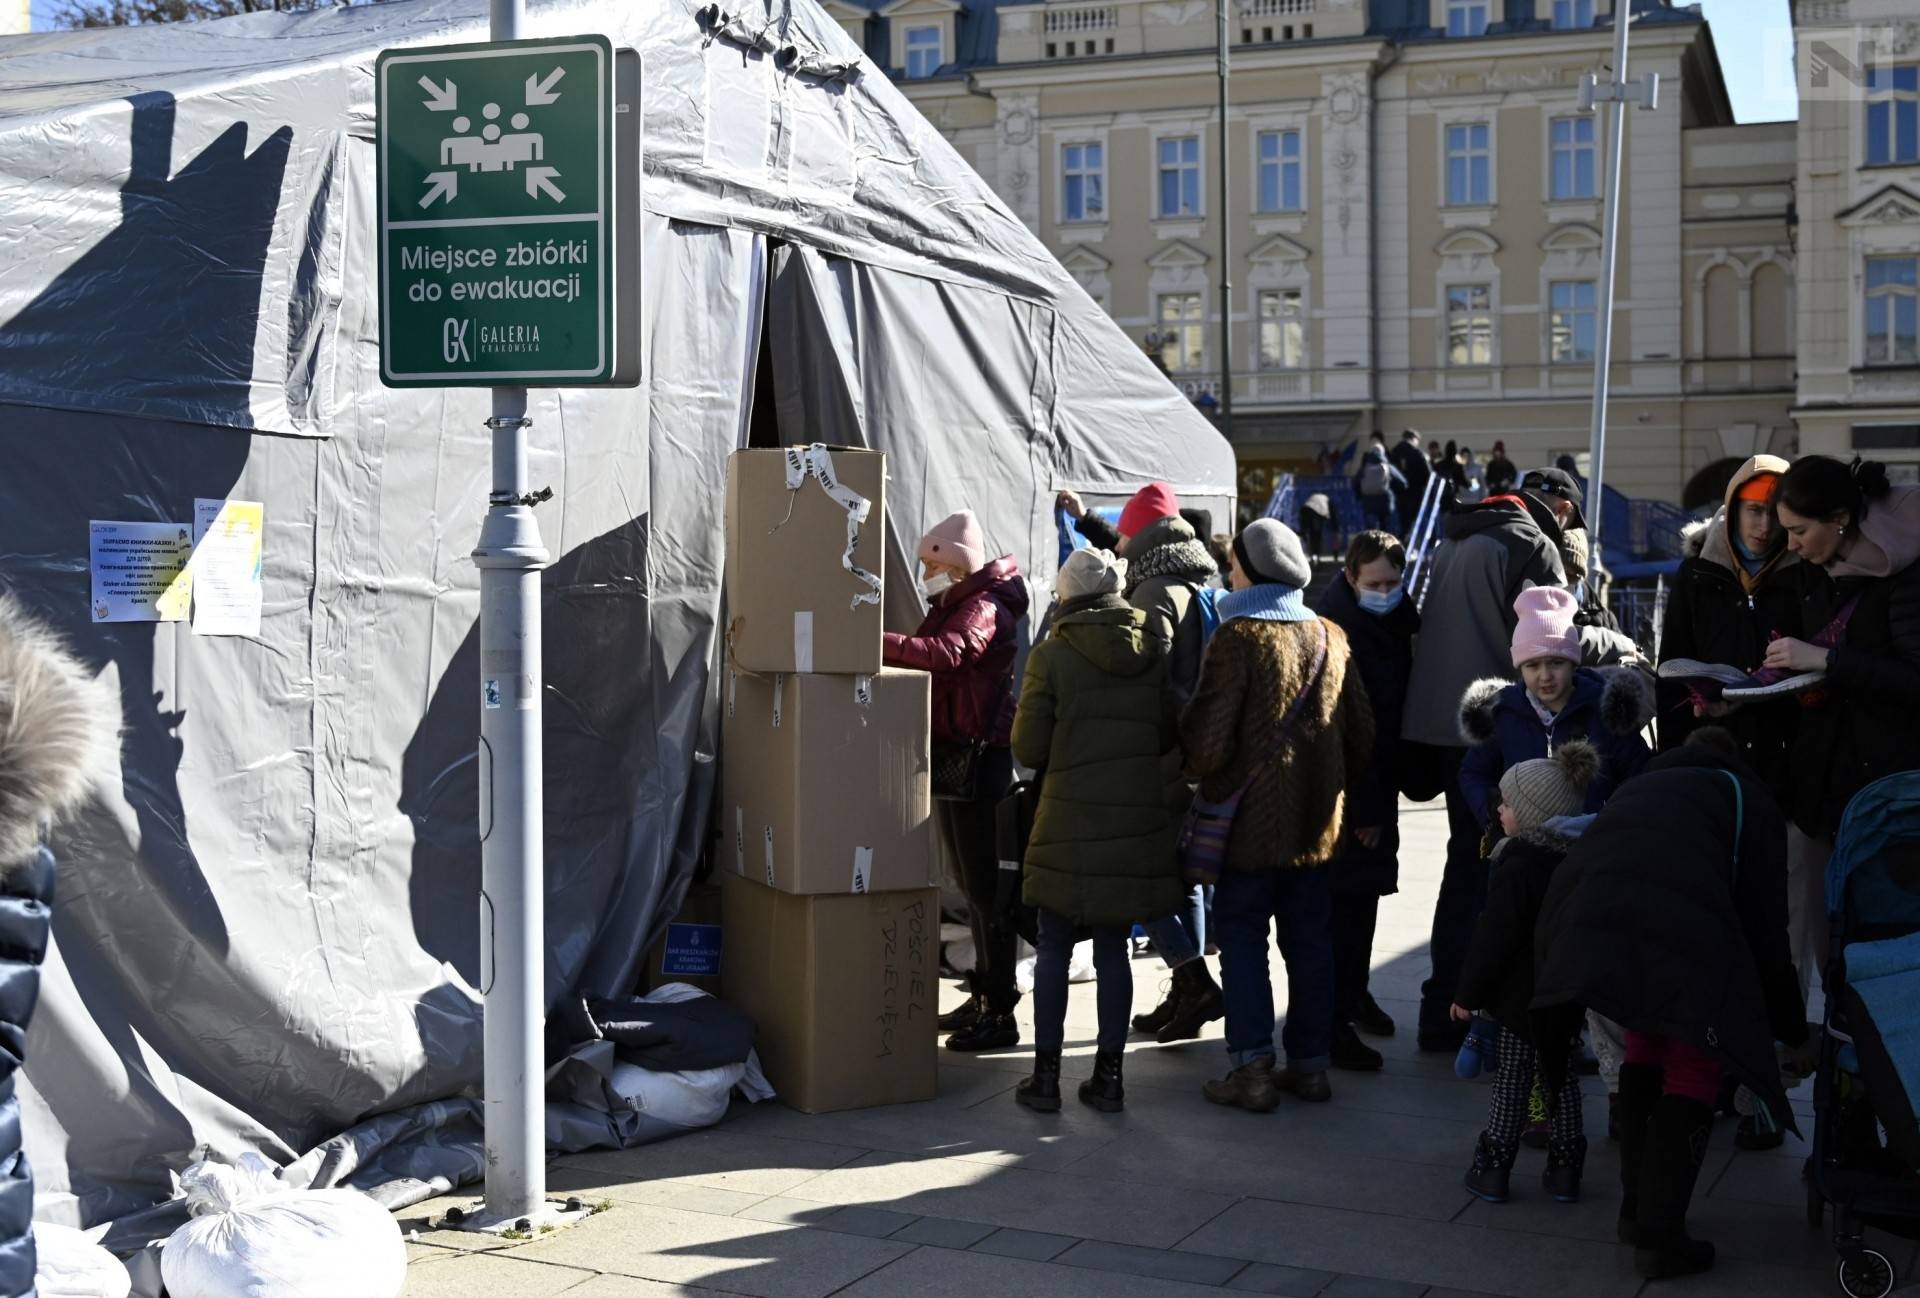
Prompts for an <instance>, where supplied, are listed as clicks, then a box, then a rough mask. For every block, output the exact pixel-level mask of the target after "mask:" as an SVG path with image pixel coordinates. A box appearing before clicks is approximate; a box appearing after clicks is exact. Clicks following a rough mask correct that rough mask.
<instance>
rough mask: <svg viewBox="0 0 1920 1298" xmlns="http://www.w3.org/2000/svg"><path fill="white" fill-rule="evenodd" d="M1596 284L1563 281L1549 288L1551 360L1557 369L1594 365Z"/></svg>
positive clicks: (1585, 280)
mask: <svg viewBox="0 0 1920 1298" xmlns="http://www.w3.org/2000/svg"><path fill="white" fill-rule="evenodd" d="M1593 292H1594V289H1593V281H1592V280H1590V279H1580V280H1563V281H1561V282H1558V283H1555V284H1551V285H1549V286H1548V301H1549V303H1550V304H1551V309H1552V314H1551V315H1550V316H1549V317H1548V321H1547V337H1548V344H1549V347H1548V351H1549V359H1551V360H1552V361H1553V363H1554V364H1555V365H1591V364H1593V346H1594V322H1595V319H1596V317H1595V315H1594V308H1593Z"/></svg>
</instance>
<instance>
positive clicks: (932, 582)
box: [920, 572, 953, 599]
mask: <svg viewBox="0 0 1920 1298" xmlns="http://www.w3.org/2000/svg"><path fill="white" fill-rule="evenodd" d="M952 588H953V574H952V573H950V572H943V573H940V574H938V575H937V576H933V577H928V578H926V579H925V580H923V581H922V582H921V583H920V590H921V592H922V593H923V594H925V595H926V597H927V598H928V599H939V598H940V597H941V596H942V595H944V594H946V593H947V592H948V591H949V590H951V589H952Z"/></svg>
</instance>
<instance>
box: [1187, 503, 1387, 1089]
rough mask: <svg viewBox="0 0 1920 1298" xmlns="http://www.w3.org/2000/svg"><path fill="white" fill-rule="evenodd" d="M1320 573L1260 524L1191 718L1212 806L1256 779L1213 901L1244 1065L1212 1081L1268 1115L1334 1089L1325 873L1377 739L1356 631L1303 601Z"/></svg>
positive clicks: (1275, 529)
mask: <svg viewBox="0 0 1920 1298" xmlns="http://www.w3.org/2000/svg"><path fill="white" fill-rule="evenodd" d="M1311 576H1312V569H1311V567H1310V566H1309V565H1308V563H1307V557H1306V554H1305V552H1304V551H1303V550H1302V549H1301V547H1300V541H1299V538H1298V537H1296V536H1295V535H1294V534H1293V532H1292V530H1291V529H1289V528H1288V527H1286V526H1285V525H1284V524H1282V523H1279V522H1277V521H1275V520H1273V519H1259V520H1257V521H1255V522H1254V523H1252V524H1250V525H1249V526H1248V527H1247V529H1246V530H1245V531H1244V532H1242V533H1241V534H1240V535H1239V536H1238V537H1236V538H1235V539H1234V542H1233V593H1231V594H1229V595H1224V596H1222V597H1221V599H1220V601H1219V612H1220V629H1219V630H1218V631H1217V632H1215V633H1214V636H1213V639H1212V640H1211V641H1209V642H1208V645H1207V655H1206V661H1205V663H1204V665H1203V666H1202V667H1201V671H1200V685H1199V689H1198V691H1197V692H1196V693H1195V694H1194V697H1193V701H1192V703H1191V704H1190V705H1189V706H1188V708H1187V711H1186V715H1185V716H1184V717H1183V718H1182V719H1181V725H1180V741H1181V747H1182V748H1183V749H1184V750H1185V753H1186V758H1187V765H1188V767H1189V769H1190V770H1191V771H1192V772H1193V773H1194V774H1195V775H1197V776H1199V777H1200V782H1201V783H1200V796H1201V798H1202V799H1204V800H1205V801H1208V802H1221V801H1225V800H1226V799H1228V798H1231V797H1232V796H1233V794H1234V791H1235V790H1237V789H1241V788H1242V787H1243V786H1245V794H1244V796H1243V797H1242V799H1241V801H1240V806H1239V811H1238V813H1237V814H1236V815H1235V817H1234V821H1233V831H1232V835H1231V836H1230V837H1229V839H1228V840H1227V856H1226V866H1225V869H1224V870H1223V871H1222V872H1221V875H1220V882H1219V884H1218V886H1217V888H1216V889H1215V893H1214V902H1213V911H1214V925H1215V929H1216V931H1217V933H1218V941H1219V943H1220V969H1221V973H1222V975H1223V981H1224V983H1225V987H1224V990H1225V993H1226V1010H1227V1053H1228V1055H1229V1056H1230V1057H1231V1059H1232V1061H1233V1070H1232V1071H1231V1072H1229V1073H1228V1074H1227V1076H1226V1077H1224V1078H1222V1079H1220V1080H1218V1081H1210V1082H1208V1083H1207V1085H1206V1096H1207V1098H1208V1099H1209V1100H1212V1101H1213V1102H1214V1103H1216V1104H1232V1105H1237V1106H1238V1107H1240V1108H1243V1109H1249V1110H1251V1111H1253V1112H1256V1113H1270V1112H1272V1111H1273V1109H1274V1108H1276V1107H1277V1106H1278V1105H1279V1102H1280V1092H1281V1091H1283V1090H1287V1091H1292V1092H1293V1093H1294V1094H1295V1095H1297V1096H1299V1097H1300V1098H1301V1099H1303V1100H1314V1101H1318V1100H1325V1099H1327V1098H1329V1096H1330V1095H1331V1091H1330V1090H1329V1089H1328V1086H1327V1073H1326V1070H1327V1063H1328V1055H1329V1052H1330V1050H1331V1048H1332V1036H1333V937H1332V917H1333V903H1332V900H1331V896H1330V893H1329V891H1328V887H1327V872H1326V869H1325V867H1326V864H1327V862H1328V860H1329V859H1330V858H1331V857H1332V855H1333V851H1334V847H1335V845H1336V844H1337V843H1338V842H1339V839H1340V828H1341V815H1342V810H1343V807H1344V804H1345V802H1346V796H1347V790H1348V789H1349V787H1351V786H1352V785H1353V784H1355V783H1356V782H1357V780H1358V778H1359V776H1360V774H1361V772H1362V771H1363V770H1364V769H1365V766H1366V762H1367V759H1368V754H1369V752H1370V751H1371V747H1372V744H1373V713H1372V710H1371V709H1370V708H1369V706H1368V703H1367V694H1366V689H1365V687H1364V686H1363V685H1362V683H1361V680H1360V675H1359V673H1358V672H1356V671H1353V670H1351V666H1352V664H1351V658H1350V655H1349V653H1348V649H1347V638H1346V634H1345V633H1344V632H1342V631H1341V630H1340V628H1339V627H1337V626H1335V625H1334V624H1333V623H1331V622H1326V621H1323V620H1321V619H1320V618H1317V617H1315V616H1314V615H1313V613H1312V612H1311V611H1310V610H1309V609H1308V608H1307V606H1306V601H1305V600H1304V598H1303V597H1302V591H1303V589H1304V588H1305V586H1306V585H1307V582H1308V580H1309V579H1310V577H1311ZM1296 700H1297V701H1298V707H1297V709H1296ZM1290 710H1293V715H1292V716H1291V719H1290V720H1288V717H1289V711H1290ZM1283 723H1284V729H1283ZM1270 926H1274V927H1277V934H1278V938H1279V943H1280V954H1281V957H1282V959H1284V960H1285V961H1286V965H1287V986H1288V1003H1287V1023H1286V1030H1285V1031H1284V1033H1283V1034H1282V1043H1283V1044H1284V1045H1285V1046H1286V1051H1287V1062H1286V1066H1285V1068H1277V1067H1276V1065H1275V1059H1274V1042H1273V989H1272V984H1271V983H1270V982H1269V980H1268V973H1267V937H1268V933H1269V930H1270Z"/></svg>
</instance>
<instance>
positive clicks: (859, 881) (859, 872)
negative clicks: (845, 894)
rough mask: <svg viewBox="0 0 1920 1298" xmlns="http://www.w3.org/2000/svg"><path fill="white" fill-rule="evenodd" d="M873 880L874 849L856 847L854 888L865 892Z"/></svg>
mask: <svg viewBox="0 0 1920 1298" xmlns="http://www.w3.org/2000/svg"><path fill="white" fill-rule="evenodd" d="M872 881H873V849H872V848H871V847H856V848H854V849H853V890H854V891H855V892H865V891H866V890H867V885H868V884H869V883H871V882H872Z"/></svg>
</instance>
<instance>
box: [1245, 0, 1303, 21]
mask: <svg viewBox="0 0 1920 1298" xmlns="http://www.w3.org/2000/svg"><path fill="white" fill-rule="evenodd" d="M1236 7H1237V8H1238V9H1239V11H1240V16H1241V17H1242V18H1311V17H1313V15H1314V11H1315V10H1317V9H1318V8H1319V7H1320V6H1319V0H1239V4H1238V5H1237V6H1236Z"/></svg>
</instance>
